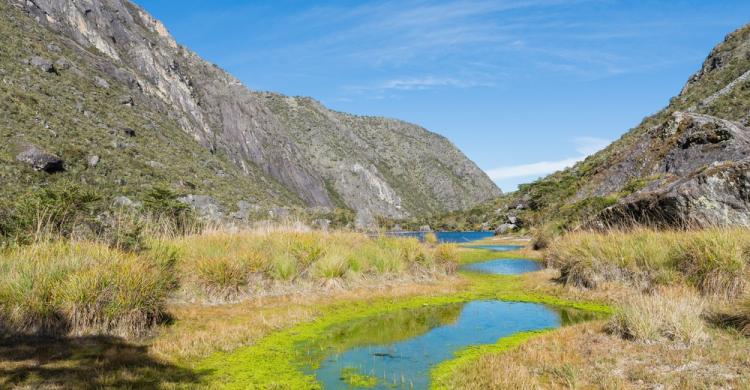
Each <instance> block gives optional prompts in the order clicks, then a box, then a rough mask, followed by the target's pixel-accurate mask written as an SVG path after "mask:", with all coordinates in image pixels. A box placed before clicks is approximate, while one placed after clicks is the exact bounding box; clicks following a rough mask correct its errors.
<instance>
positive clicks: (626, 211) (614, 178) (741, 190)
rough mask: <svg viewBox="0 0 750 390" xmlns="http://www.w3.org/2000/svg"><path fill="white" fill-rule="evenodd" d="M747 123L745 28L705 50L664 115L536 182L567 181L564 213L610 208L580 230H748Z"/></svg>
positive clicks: (749, 84)
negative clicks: (636, 225) (586, 206)
mask: <svg viewBox="0 0 750 390" xmlns="http://www.w3.org/2000/svg"><path fill="white" fill-rule="evenodd" d="M748 124H750V26H745V27H743V28H741V29H739V30H737V31H735V32H734V33H732V34H730V35H728V36H727V38H726V39H725V41H724V42H722V43H721V44H719V45H718V46H717V47H716V48H715V49H714V50H713V51H712V52H711V54H710V55H709V56H708V58H707V59H706V60H705V62H704V64H703V66H702V68H701V69H700V71H698V72H697V73H696V74H695V75H694V76H692V77H691V78H690V80H689V81H688V82H687V84H686V85H685V87H684V88H683V90H682V91H681V92H680V94H679V95H678V96H677V97H675V98H673V99H672V100H671V101H670V104H669V105H668V106H667V107H666V108H665V109H664V110H662V111H660V112H659V113H657V114H655V115H654V116H652V117H649V118H647V119H646V120H644V122H643V123H642V124H641V125H639V126H638V127H636V128H635V129H633V130H631V131H630V132H628V133H627V134H626V135H624V136H623V137H622V138H621V139H620V140H618V141H616V142H615V143H613V144H612V145H611V146H610V147H608V148H607V149H605V150H604V151H602V152H600V153H598V154H596V155H594V156H592V157H590V158H589V159H587V160H586V161H584V162H583V163H581V164H578V165H576V166H575V167H573V168H571V169H569V170H566V171H564V172H561V173H558V174H556V175H552V176H551V177H550V178H548V179H545V180H543V182H546V183H547V184H549V183H551V182H557V183H560V182H561V181H565V179H566V178H571V177H572V178H574V180H571V181H569V182H568V183H567V185H564V186H562V187H563V188H564V190H565V191H569V192H568V193H569V196H567V197H565V202H564V204H567V205H568V206H567V207H569V208H570V207H575V206H576V205H581V204H582V203H583V202H586V201H587V200H590V199H592V198H598V199H606V201H603V202H600V203H599V204H600V206H607V205H609V204H611V206H609V207H606V208H605V209H604V210H602V211H597V209H596V208H594V209H590V210H587V211H588V214H589V216H588V218H584V220H588V222H585V223H586V224H591V223H593V224H622V223H626V224H627V223H632V222H640V223H648V224H655V225H700V226H707V225H744V226H750V191H748V189H749V188H750V181H748V171H747V168H748V166H749V165H750V129H748V128H747V126H748ZM540 185H541V186H543V185H544V184H543V183H542V182H540V183H538V184H536V185H532V186H529V188H527V191H526V192H527V195H532V197H533V195H534V194H535V190H538V189H540V188H541V186H540ZM535 187H536V188H535ZM565 187H567V188H565ZM538 197H539V196H538V194H537V198H538ZM589 203H590V202H589ZM612 203H614V204H612ZM558 205H559V204H558ZM560 207H565V206H564V205H562V206H560ZM591 218H593V219H591Z"/></svg>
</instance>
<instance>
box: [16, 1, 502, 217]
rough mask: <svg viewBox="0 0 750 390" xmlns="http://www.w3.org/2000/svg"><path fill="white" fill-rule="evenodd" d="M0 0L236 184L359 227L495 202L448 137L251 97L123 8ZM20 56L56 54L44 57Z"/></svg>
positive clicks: (120, 4)
mask: <svg viewBox="0 0 750 390" xmlns="http://www.w3.org/2000/svg"><path fill="white" fill-rule="evenodd" d="M3 1H6V2H7V3H8V4H9V5H10V6H11V8H12V9H11V8H7V7H4V8H7V9H6V10H4V13H6V14H8V15H9V16H12V17H13V18H22V17H23V16H21V15H22V14H23V15H26V17H30V18H31V19H33V20H35V21H36V22H37V23H38V24H39V25H40V26H43V27H44V29H43V30H44V31H42V30H37V29H33V30H34V33H35V34H37V36H36V38H37V39H45V38H42V36H52V37H54V40H55V41H58V42H59V46H61V47H62V48H63V51H64V52H66V53H67V54H68V56H70V57H72V58H70V59H68V60H69V61H72V62H73V63H75V64H77V66H76V69H80V70H84V69H86V70H92V73H90V74H87V72H85V71H82V72H80V73H81V74H80V77H82V78H87V77H89V78H94V77H96V78H97V82H98V84H99V85H105V84H106V85H107V86H110V85H111V86H113V87H114V88H113V89H117V90H121V91H123V94H124V95H126V96H125V97H123V98H121V99H120V100H121V103H122V102H124V103H125V104H126V105H130V106H131V107H132V106H135V107H136V108H137V109H138V110H140V109H142V110H143V111H144V112H146V111H153V112H154V115H160V116H163V117H164V118H165V120H168V121H171V122H173V123H174V124H175V125H176V126H177V127H179V129H181V130H182V131H183V132H184V133H185V134H187V135H188V136H189V137H190V138H192V140H193V141H194V142H195V143H196V145H199V146H200V147H202V148H203V149H204V150H206V151H208V152H209V153H210V154H212V155H217V156H220V157H221V158H223V159H225V160H227V161H228V162H229V163H230V164H231V165H233V167H234V169H236V170H237V171H238V174H239V175H244V176H247V177H251V178H253V181H257V180H256V179H258V177H262V178H263V179H262V181H266V182H273V183H274V184H272V185H275V183H278V184H280V185H281V186H283V188H284V189H286V190H289V192H291V193H292V194H294V195H295V196H297V197H299V198H300V199H301V200H302V201H303V202H304V203H305V204H307V205H308V206H322V207H333V206H341V207H348V208H352V209H354V210H356V211H357V212H358V213H359V216H360V219H361V221H362V222H363V223H365V222H368V221H372V220H373V218H374V216H376V215H384V216H392V217H400V216H405V215H409V214H419V213H423V212H432V211H446V210H455V209H459V208H462V207H466V206H470V205H473V204H476V203H478V202H481V201H483V200H486V199H489V198H492V197H494V196H497V195H498V194H499V190H498V189H497V187H496V186H495V185H494V184H493V183H492V182H491V181H490V180H489V178H488V177H487V176H486V175H485V174H484V173H483V172H482V171H481V170H479V169H478V168H477V167H476V166H475V165H474V164H473V163H472V162H471V161H469V160H468V159H466V157H465V156H463V155H462V154H461V152H460V151H458V150H457V149H456V148H455V147H454V146H453V145H452V144H450V142H448V141H447V140H445V139H444V138H442V137H439V136H437V135H435V134H433V133H430V132H428V131H426V130H424V129H421V128H419V127H417V126H414V125H410V124H407V123H403V122H400V121H395V120H388V119H382V118H365V117H355V116H350V115H346V114H341V113H335V112H332V111H330V110H328V109H326V108H325V107H323V106H322V105H320V104H319V103H317V102H315V101H313V100H311V99H306V98H288V97H284V96H280V95H273V94H263V93H256V92H253V91H250V90H249V89H247V88H246V87H245V86H243V85H242V84H241V83H240V82H239V81H238V80H237V79H235V78H234V77H232V76H231V75H229V74H227V73H226V72H224V71H223V70H221V69H219V68H218V67H216V66H215V65H212V64H210V63H208V62H206V61H204V60H202V59H201V58H200V57H198V56H197V55H196V54H195V53H193V52H191V51H190V50H188V49H186V48H184V47H182V46H180V45H178V44H177V43H176V42H175V40H174V39H173V38H172V37H171V36H170V34H169V33H168V32H167V30H166V29H165V27H164V26H163V25H162V24H161V23H160V22H159V21H158V20H155V19H154V18H153V17H151V16H150V15H149V14H147V13H146V12H145V11H144V10H142V9H141V8H139V7H138V6H136V5H134V4H132V3H131V2H129V1H127V0H82V1H69V0H34V1H31V0H3ZM16 10H18V11H20V12H16ZM19 21H20V19H19ZM28 22H29V23H31V20H29V21H28ZM7 33H8V34H12V33H13V31H7ZM18 33H19V34H20V33H21V32H20V30H19V32H18ZM27 33H28V32H27ZM7 39H17V37H7ZM6 41H7V40H6ZM27 54H28V55H29V56H30V57H31V56H41V57H46V58H52V57H60V55H59V54H57V53H50V52H49V50H44V49H42V50H37V52H36V53H27ZM66 58H67V57H66ZM98 80H101V81H98ZM66 108H67V107H61V109H66ZM62 157H63V158H64V157H65V156H62ZM277 192H278V190H277ZM280 203H282V204H283V203H284V202H280Z"/></svg>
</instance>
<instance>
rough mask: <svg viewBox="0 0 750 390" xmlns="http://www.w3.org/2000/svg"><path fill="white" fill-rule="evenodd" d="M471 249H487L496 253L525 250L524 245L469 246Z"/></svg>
mask: <svg viewBox="0 0 750 390" xmlns="http://www.w3.org/2000/svg"><path fill="white" fill-rule="evenodd" d="M469 247H470V248H476V249H487V250H491V251H495V252H507V251H516V250H519V249H521V248H523V245H469Z"/></svg>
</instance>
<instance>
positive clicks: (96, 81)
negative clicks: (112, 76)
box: [94, 76, 109, 89]
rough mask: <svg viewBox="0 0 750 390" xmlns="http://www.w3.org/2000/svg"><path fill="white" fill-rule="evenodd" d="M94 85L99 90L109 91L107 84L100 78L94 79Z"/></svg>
mask: <svg viewBox="0 0 750 390" xmlns="http://www.w3.org/2000/svg"><path fill="white" fill-rule="evenodd" d="M94 84H95V85H96V86H97V87H99V88H103V89H109V82H108V81H107V80H105V79H103V78H101V77H98V76H97V77H95V78H94Z"/></svg>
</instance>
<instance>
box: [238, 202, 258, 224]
mask: <svg viewBox="0 0 750 390" xmlns="http://www.w3.org/2000/svg"><path fill="white" fill-rule="evenodd" d="M237 208H238V210H237V211H236V212H234V213H233V214H232V218H234V219H237V220H241V221H247V220H248V219H250V213H252V212H257V211H259V210H260V206H258V205H255V204H252V203H250V202H247V201H244V200H241V201H239V202H237Z"/></svg>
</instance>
